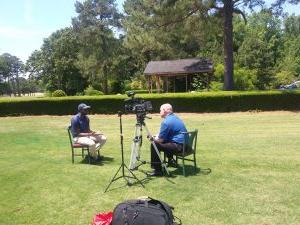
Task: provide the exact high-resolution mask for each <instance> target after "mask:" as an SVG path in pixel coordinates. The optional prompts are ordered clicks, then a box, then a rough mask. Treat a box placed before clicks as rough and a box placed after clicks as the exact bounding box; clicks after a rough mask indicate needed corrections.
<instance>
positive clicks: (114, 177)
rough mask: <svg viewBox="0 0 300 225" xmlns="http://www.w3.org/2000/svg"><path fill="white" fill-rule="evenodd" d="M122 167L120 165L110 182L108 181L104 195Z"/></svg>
mask: <svg viewBox="0 0 300 225" xmlns="http://www.w3.org/2000/svg"><path fill="white" fill-rule="evenodd" d="M122 166H123V165H121V166H120V167H119V169H118V170H117V172H116V173H115V175H114V177H113V178H112V179H111V181H110V182H109V184H108V185H107V187H106V189H105V191H104V193H105V192H106V191H107V190H108V188H109V187H110V185H111V184H112V182H114V181H115V178H116V176H117V175H118V173H119V171H120V170H121V168H122Z"/></svg>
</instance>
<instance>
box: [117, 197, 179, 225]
mask: <svg viewBox="0 0 300 225" xmlns="http://www.w3.org/2000/svg"><path fill="white" fill-rule="evenodd" d="M172 209H173V208H172V207H171V206H169V205H168V204H167V203H165V202H162V201H158V200H155V199H145V200H128V201H125V202H122V203H120V204H118V205H117V206H116V207H115V209H114V212H113V218H112V225H178V224H177V223H176V222H175V221H174V216H173V213H172ZM179 224H181V223H179Z"/></svg>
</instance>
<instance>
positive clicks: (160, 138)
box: [155, 121, 170, 143]
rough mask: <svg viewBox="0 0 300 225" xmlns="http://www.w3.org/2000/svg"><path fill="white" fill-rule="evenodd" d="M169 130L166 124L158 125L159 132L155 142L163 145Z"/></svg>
mask: <svg viewBox="0 0 300 225" xmlns="http://www.w3.org/2000/svg"><path fill="white" fill-rule="evenodd" d="M169 131H170V128H169V126H168V124H167V123H165V122H164V121H163V122H162V123H161V125H160V131H159V135H158V137H157V139H156V140H155V141H156V142H159V143H163V142H165V141H167V140H168V134H169Z"/></svg>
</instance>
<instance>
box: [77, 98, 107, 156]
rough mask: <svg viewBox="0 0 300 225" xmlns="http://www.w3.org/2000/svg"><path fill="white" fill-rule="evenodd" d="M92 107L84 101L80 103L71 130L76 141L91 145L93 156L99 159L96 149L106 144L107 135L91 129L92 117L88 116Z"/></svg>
mask: <svg viewBox="0 0 300 225" xmlns="http://www.w3.org/2000/svg"><path fill="white" fill-rule="evenodd" d="M90 108H91V107H90V106H88V105H86V104H84V103H81V104H79V105H78V113H77V114H76V115H75V116H73V117H72V120H71V132H72V135H73V137H74V142H75V143H79V144H83V145H88V146H89V147H90V154H91V156H92V157H93V158H94V159H95V160H97V159H98V155H97V151H96V149H98V148H99V147H100V148H101V147H102V146H103V145H104V144H105V142H106V137H105V136H104V135H103V134H101V133H100V132H96V131H92V130H91V129H90V119H89V117H88V116H87V114H88V111H89V109H90Z"/></svg>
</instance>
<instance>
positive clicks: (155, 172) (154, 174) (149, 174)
mask: <svg viewBox="0 0 300 225" xmlns="http://www.w3.org/2000/svg"><path fill="white" fill-rule="evenodd" d="M162 175H163V173H162V172H161V171H158V170H154V171H153V172H149V173H147V176H148V177H161V176H162Z"/></svg>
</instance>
